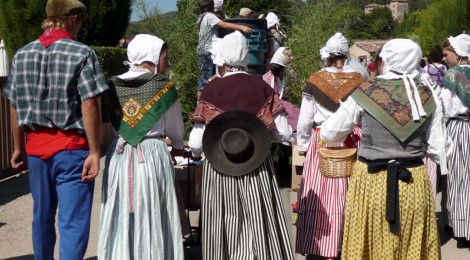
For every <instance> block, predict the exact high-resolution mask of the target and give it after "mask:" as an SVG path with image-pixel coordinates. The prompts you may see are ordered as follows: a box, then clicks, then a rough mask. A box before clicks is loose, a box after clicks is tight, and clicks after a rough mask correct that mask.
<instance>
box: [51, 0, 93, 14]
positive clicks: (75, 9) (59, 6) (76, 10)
mask: <svg viewBox="0 0 470 260" xmlns="http://www.w3.org/2000/svg"><path fill="white" fill-rule="evenodd" d="M46 13H47V17H51V16H67V15H75V14H82V13H86V7H85V5H84V4H82V2H80V1H77V0H49V1H47V4H46Z"/></svg>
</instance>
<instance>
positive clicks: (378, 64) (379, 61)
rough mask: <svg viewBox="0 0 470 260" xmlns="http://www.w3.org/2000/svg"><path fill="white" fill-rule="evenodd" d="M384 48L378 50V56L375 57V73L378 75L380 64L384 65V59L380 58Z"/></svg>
mask: <svg viewBox="0 0 470 260" xmlns="http://www.w3.org/2000/svg"><path fill="white" fill-rule="evenodd" d="M382 48H383V46H382V47H380V48H378V49H377V51H376V53H377V54H376V55H375V60H374V64H375V71H376V72H377V73H378V72H379V66H380V64H381V63H382V57H380V53H381V52H382Z"/></svg>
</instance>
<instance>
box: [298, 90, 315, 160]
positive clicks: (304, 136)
mask: <svg viewBox="0 0 470 260" xmlns="http://www.w3.org/2000/svg"><path fill="white" fill-rule="evenodd" d="M315 103H316V102H315V99H314V98H313V97H312V96H310V95H305V94H304V95H303V97H302V104H301V106H300V114H299V121H298V122H297V145H298V146H299V151H300V152H305V151H307V148H308V142H309V140H310V136H311V135H312V127H313V119H314V116H315V114H316V113H317V109H316V106H315Z"/></svg>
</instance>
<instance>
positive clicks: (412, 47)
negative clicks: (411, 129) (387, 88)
mask: <svg viewBox="0 0 470 260" xmlns="http://www.w3.org/2000/svg"><path fill="white" fill-rule="evenodd" d="M379 55H380V57H381V58H382V62H383V63H384V68H383V75H380V76H378V78H383V79H400V78H401V79H403V82H404V83H405V88H406V93H407V95H408V100H409V102H410V105H411V113H412V116H413V120H419V118H420V117H421V116H426V112H425V111H424V108H423V105H422V102H421V98H420V95H419V92H418V89H417V87H416V84H415V81H414V79H415V78H416V79H417V80H420V71H421V70H420V67H419V62H420V61H421V58H422V52H421V48H420V47H419V45H418V44H416V43H415V42H414V41H412V40H409V39H393V40H390V41H388V42H387V43H386V44H385V45H384V46H383V48H382V51H381V52H380V54H379ZM410 83H411V86H412V87H413V92H414V98H413V95H412V92H411V87H410Z"/></svg>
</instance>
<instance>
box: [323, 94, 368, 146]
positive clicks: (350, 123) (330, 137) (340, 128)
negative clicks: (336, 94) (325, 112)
mask: <svg viewBox="0 0 470 260" xmlns="http://www.w3.org/2000/svg"><path fill="white" fill-rule="evenodd" d="M361 111H362V108H361V107H360V106H359V105H358V104H357V103H356V101H354V100H353V99H352V98H351V97H348V99H347V100H346V101H345V102H341V106H340V107H339V108H338V110H337V111H336V112H335V113H334V114H333V115H332V116H330V117H329V118H328V119H327V120H326V121H325V122H323V124H321V129H320V138H321V140H322V141H324V142H326V143H328V144H341V143H343V142H344V140H345V139H346V137H347V136H348V135H349V134H350V133H351V132H352V131H353V129H354V126H355V125H357V124H358V123H359V118H360V115H361Z"/></svg>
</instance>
